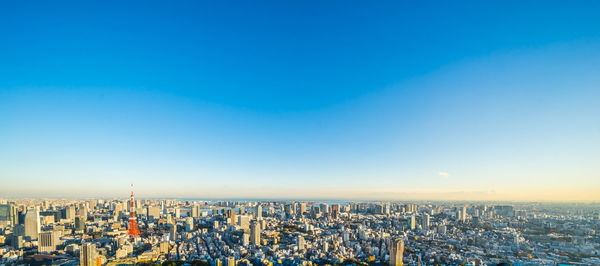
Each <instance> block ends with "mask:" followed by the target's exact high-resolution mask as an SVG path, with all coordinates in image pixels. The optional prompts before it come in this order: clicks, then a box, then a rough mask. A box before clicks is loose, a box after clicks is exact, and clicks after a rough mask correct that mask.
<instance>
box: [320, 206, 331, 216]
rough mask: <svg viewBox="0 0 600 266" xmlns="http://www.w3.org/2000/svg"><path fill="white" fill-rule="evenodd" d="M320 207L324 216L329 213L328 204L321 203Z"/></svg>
mask: <svg viewBox="0 0 600 266" xmlns="http://www.w3.org/2000/svg"><path fill="white" fill-rule="evenodd" d="M320 207H321V213H323V214H325V213H329V206H328V205H327V204H325V203H321V205H320Z"/></svg>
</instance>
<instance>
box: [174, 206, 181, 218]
mask: <svg viewBox="0 0 600 266" xmlns="http://www.w3.org/2000/svg"><path fill="white" fill-rule="evenodd" d="M179 218H181V210H180V209H179V208H175V219H179Z"/></svg>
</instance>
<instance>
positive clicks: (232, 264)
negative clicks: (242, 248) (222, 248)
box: [226, 257, 235, 266]
mask: <svg viewBox="0 0 600 266" xmlns="http://www.w3.org/2000/svg"><path fill="white" fill-rule="evenodd" d="M226 266H235V258H234V257H229V258H227V263H226Z"/></svg>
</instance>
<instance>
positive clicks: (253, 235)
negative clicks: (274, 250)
mask: <svg viewBox="0 0 600 266" xmlns="http://www.w3.org/2000/svg"><path fill="white" fill-rule="evenodd" d="M250 242H251V243H252V244H254V245H257V246H260V224H259V223H258V221H256V220H253V221H252V223H251V224H250Z"/></svg>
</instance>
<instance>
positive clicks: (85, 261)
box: [79, 243, 97, 266]
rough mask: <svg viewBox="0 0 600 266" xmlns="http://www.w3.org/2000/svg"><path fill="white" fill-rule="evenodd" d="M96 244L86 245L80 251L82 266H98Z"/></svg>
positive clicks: (80, 263)
mask: <svg viewBox="0 0 600 266" xmlns="http://www.w3.org/2000/svg"><path fill="white" fill-rule="evenodd" d="M96 256H97V255H96V244H93V243H85V244H82V245H81V249H80V250H79V265H80V266H96Z"/></svg>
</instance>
